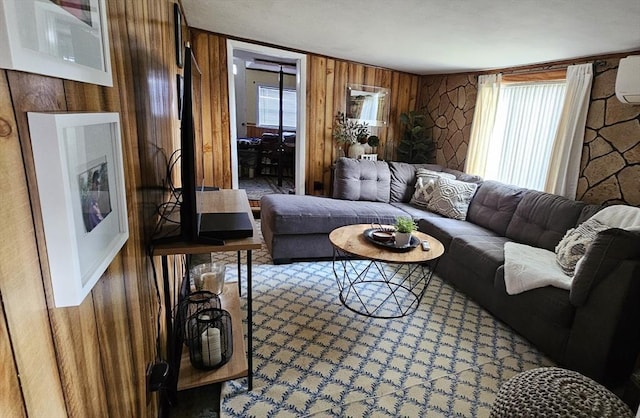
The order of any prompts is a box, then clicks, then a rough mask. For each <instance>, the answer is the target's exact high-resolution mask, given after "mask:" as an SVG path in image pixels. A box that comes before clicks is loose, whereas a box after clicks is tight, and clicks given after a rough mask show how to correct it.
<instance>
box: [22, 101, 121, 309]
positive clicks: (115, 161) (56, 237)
mask: <svg viewBox="0 0 640 418" xmlns="http://www.w3.org/2000/svg"><path fill="white" fill-rule="evenodd" d="M28 118H29V130H30V133H31V145H32V149H33V159H34V163H35V171H36V179H37V182H38V193H39V196H40V207H41V210H42V221H43V225H44V235H45V241H46V244H47V256H48V259H49V270H50V273H51V283H52V285H53V295H54V301H55V304H56V307H65V306H77V305H80V304H81V303H82V301H83V300H84V298H85V297H86V296H87V294H88V293H89V292H90V291H91V289H92V288H93V286H94V285H95V284H96V283H97V281H98V280H99V279H100V277H101V276H102V275H103V274H104V272H105V271H106V269H107V267H109V264H111V261H113V259H114V258H115V256H116V254H118V252H119V251H120V249H121V248H122V246H123V245H124V243H125V242H126V241H127V239H128V237H129V227H128V221H127V205H126V198H125V185H124V167H123V162H122V144H121V140H120V116H119V115H118V113H34V112H30V113H28Z"/></svg>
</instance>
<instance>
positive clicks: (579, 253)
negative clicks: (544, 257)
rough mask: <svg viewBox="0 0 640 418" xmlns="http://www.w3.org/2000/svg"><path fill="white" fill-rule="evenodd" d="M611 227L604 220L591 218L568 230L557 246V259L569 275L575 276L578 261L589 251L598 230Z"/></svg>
mask: <svg viewBox="0 0 640 418" xmlns="http://www.w3.org/2000/svg"><path fill="white" fill-rule="evenodd" d="M608 228H609V227H608V226H607V225H605V224H603V223H602V222H600V221H598V220H596V219H593V218H589V219H587V220H586V221H584V222H583V223H581V224H580V225H578V227H577V228H572V229H570V230H568V231H567V233H566V234H565V235H564V237H563V238H562V239H561V240H560V242H559V243H558V245H557V246H556V251H555V252H556V261H557V262H558V265H559V266H560V268H561V269H562V271H563V272H564V273H565V274H566V275H567V276H573V275H574V273H575V269H576V263H577V262H578V261H579V260H580V259H581V258H582V257H583V256H584V254H585V253H586V252H587V248H589V245H591V243H592V242H593V241H594V240H595V239H596V235H598V232H600V231H604V230H605V229H608Z"/></svg>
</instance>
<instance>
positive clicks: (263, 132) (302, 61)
mask: <svg viewBox="0 0 640 418" xmlns="http://www.w3.org/2000/svg"><path fill="white" fill-rule="evenodd" d="M248 62H249V63H250V65H248V64H247V63H248ZM227 66H228V74H229V119H230V126H231V135H230V136H231V144H230V149H231V167H232V177H231V184H232V187H233V188H234V189H238V188H247V190H248V192H247V194H249V193H250V192H249V190H250V189H249V187H254V186H255V187H256V190H252V191H251V195H250V200H254V201H255V200H259V197H260V196H262V195H264V194H269V193H295V194H305V181H304V180H305V173H306V167H305V164H306V161H305V155H306V150H305V144H306V140H305V134H306V85H307V82H306V68H307V62H306V55H304V54H300V53H295V52H291V51H284V50H279V49H275V48H270V47H266V46H261V45H254V44H251V43H247V42H241V41H235V40H227ZM247 67H252V68H253V69H255V71H253V70H252V71H250V72H247ZM269 73H270V74H269ZM256 74H257V75H256ZM274 74H275V77H276V79H278V80H280V79H284V80H285V81H286V82H283V83H281V84H280V85H279V86H278V87H279V88H278V90H283V89H285V92H286V95H287V96H288V97H289V98H290V99H291V98H293V97H292V95H294V96H295V108H296V111H295V116H293V118H294V120H295V122H292V120H291V117H289V118H288V120H287V121H285V122H284V124H283V121H282V120H283V117H282V116H280V123H279V125H278V126H275V125H274V123H273V119H271V122H269V121H268V120H267V119H268V117H266V118H265V117H264V114H263V115H262V116H263V119H264V120H262V121H261V123H258V121H257V120H256V117H257V116H256V114H257V112H258V110H257V105H256V102H255V100H256V99H255V97H257V93H256V92H257V91H258V87H260V86H262V90H263V93H262V94H263V95H267V96H268V95H269V94H273V93H274V92H273V87H274V83H273V81H272V80H273V79H274ZM248 77H249V78H250V79H249V83H247V81H248ZM259 80H264V81H263V82H260V81H259ZM269 80H271V81H269ZM247 86H249V87H247ZM284 86H286V88H285V87H284ZM247 89H252V90H253V91H252V92H251V94H250V95H248V94H247ZM269 90H271V91H269ZM247 97H249V99H247ZM281 100H282V99H281ZM283 109H285V110H286V109H287V107H286V106H283ZM289 116H291V115H289ZM248 119H251V120H248ZM285 119H286V118H285ZM265 120H267V121H266V122H265ZM292 124H295V126H291V125H292Z"/></svg>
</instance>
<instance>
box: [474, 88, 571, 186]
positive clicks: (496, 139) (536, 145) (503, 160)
mask: <svg viewBox="0 0 640 418" xmlns="http://www.w3.org/2000/svg"><path fill="white" fill-rule="evenodd" d="M565 86H566V82H565V81H564V80H563V81H545V82H530V83H512V84H508V83H504V84H503V85H502V86H501V87H500V93H499V95H498V107H497V111H496V119H495V124H494V127H493V133H492V135H491V142H490V143H489V152H488V155H487V166H486V172H485V175H484V177H485V178H486V179H491V180H498V181H501V182H504V183H509V184H515V185H518V186H521V187H526V188H530V189H535V190H543V189H544V187H545V182H546V178H547V170H548V168H549V161H550V160H551V152H552V150H553V141H554V139H555V136H556V131H557V129H558V122H559V120H560V114H561V112H562V105H563V102H564V96H565Z"/></svg>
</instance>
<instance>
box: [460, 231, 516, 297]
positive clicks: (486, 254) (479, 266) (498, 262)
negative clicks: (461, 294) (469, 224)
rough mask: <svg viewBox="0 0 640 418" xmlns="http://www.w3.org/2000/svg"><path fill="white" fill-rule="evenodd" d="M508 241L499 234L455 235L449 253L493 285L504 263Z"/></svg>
mask: <svg viewBox="0 0 640 418" xmlns="http://www.w3.org/2000/svg"><path fill="white" fill-rule="evenodd" d="M507 242H509V239H508V238H505V237H498V236H478V235H462V236H454V237H453V240H452V241H451V246H450V248H449V255H450V256H451V257H453V258H454V259H455V260H456V261H457V262H458V263H459V264H460V265H462V266H464V267H465V268H466V269H467V270H470V271H473V272H475V273H476V274H477V275H478V276H479V277H480V278H481V279H482V280H486V281H487V282H489V283H491V285H492V286H493V281H494V278H495V274H496V270H497V269H498V267H500V266H502V265H503V264H504V244H505V243H507Z"/></svg>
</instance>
